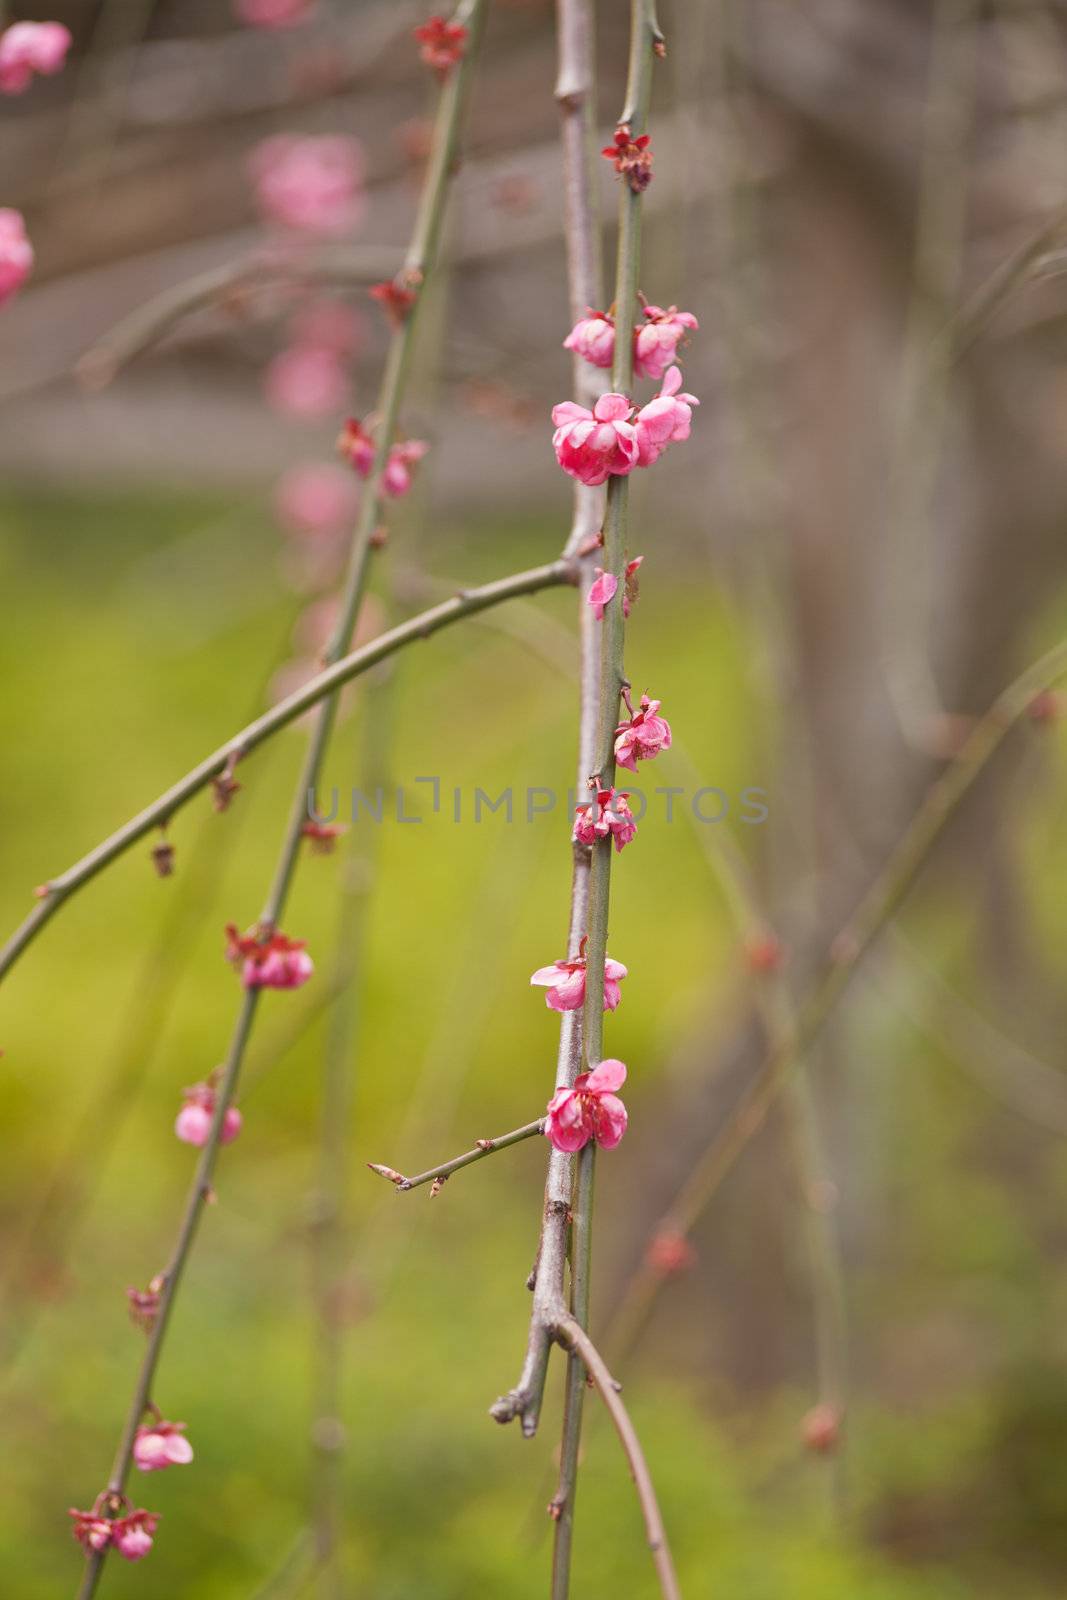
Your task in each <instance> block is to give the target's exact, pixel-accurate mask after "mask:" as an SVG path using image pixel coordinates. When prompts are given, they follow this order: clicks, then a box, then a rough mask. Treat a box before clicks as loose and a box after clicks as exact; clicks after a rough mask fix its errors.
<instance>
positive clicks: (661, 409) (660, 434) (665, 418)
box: [635, 367, 700, 467]
mask: <svg viewBox="0 0 1067 1600" xmlns="http://www.w3.org/2000/svg"><path fill="white" fill-rule="evenodd" d="M681 384H682V371H681V368H680V367H669V368H668V369H667V375H666V377H665V378H664V380H663V387H662V389H661V390H660V392H659V394H658V395H656V397H655V399H654V400H650V401H649V402H648V404H647V406H642V407H641V409H640V411H639V412H638V413H637V420H636V425H635V433H636V437H637V452H638V465H639V466H642V467H650V466H651V465H652V463H653V462H654V461H658V460H659V458H660V456H661V455H662V454H663V452H664V450H666V448H667V446H668V445H669V444H673V443H675V442H676V441H678V440H682V439H688V437H689V428H690V423H691V421H692V417H693V407H694V406H698V405H699V404H700V401H699V400H698V399H697V397H696V395H695V394H680V393H679V390H680V388H681Z"/></svg>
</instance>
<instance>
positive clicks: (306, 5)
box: [233, 0, 318, 28]
mask: <svg viewBox="0 0 1067 1600" xmlns="http://www.w3.org/2000/svg"><path fill="white" fill-rule="evenodd" d="M317 4H318V0H233V9H234V12H235V13H236V16H237V20H238V21H239V22H244V23H246V24H247V25H248V27H250V28H295V27H296V26H297V24H298V23H301V22H306V21H307V20H308V18H309V17H311V16H313V15H314V13H315V7H316V5H317Z"/></svg>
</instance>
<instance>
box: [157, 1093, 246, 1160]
mask: <svg viewBox="0 0 1067 1600" xmlns="http://www.w3.org/2000/svg"><path fill="white" fill-rule="evenodd" d="M216 1104H217V1097H216V1094H215V1091H214V1089H213V1088H212V1087H211V1085H210V1084H209V1083H194V1084H193V1086H192V1088H191V1089H186V1091H185V1101H184V1104H183V1105H182V1108H181V1110H180V1111H179V1112H178V1116H177V1118H176V1120H175V1123H174V1132H175V1133H176V1134H177V1136H178V1138H179V1139H181V1141H182V1143H183V1144H195V1145H197V1146H198V1147H202V1146H203V1145H205V1144H207V1141H208V1135H209V1134H210V1132H211V1124H212V1121H213V1120H214V1116H215V1106H216ZM242 1122H243V1118H242V1116H241V1113H240V1112H239V1111H238V1109H237V1107H236V1106H227V1108H226V1111H225V1114H224V1116H223V1119H222V1132H221V1133H220V1134H219V1143H220V1144H232V1143H233V1141H234V1140H235V1139H236V1137H237V1135H238V1134H239V1133H240V1131H241V1125H242Z"/></svg>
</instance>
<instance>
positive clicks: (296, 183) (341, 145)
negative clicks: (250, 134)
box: [250, 133, 366, 236]
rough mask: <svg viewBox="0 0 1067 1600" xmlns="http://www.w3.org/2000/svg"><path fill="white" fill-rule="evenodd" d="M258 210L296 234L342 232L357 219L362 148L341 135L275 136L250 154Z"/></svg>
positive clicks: (362, 206) (361, 208)
mask: <svg viewBox="0 0 1067 1600" xmlns="http://www.w3.org/2000/svg"><path fill="white" fill-rule="evenodd" d="M250 168H251V173H252V178H253V181H254V183H255V186H256V198H257V200H258V202H259V207H260V210H261V211H262V212H263V214H264V216H265V217H267V218H268V219H269V220H270V221H271V222H277V223H279V224H280V225H281V226H282V227H284V228H291V229H292V230H293V231H294V232H297V233H310V234H316V235H320V236H332V235H337V234H341V233H347V232H348V231H349V230H350V229H351V228H354V227H355V226H356V224H357V223H358V222H359V221H360V220H361V218H362V216H363V212H364V209H365V205H366V201H365V197H364V193H363V148H362V146H361V145H360V144H359V143H358V142H357V141H356V140H355V139H348V138H345V137H343V136H341V135H329V134H328V135H324V136H323V137H321V138H315V137H314V136H312V135H301V134H288V133H280V134H276V135H275V136H274V137H273V138H271V139H265V140H264V141H263V142H262V143H261V144H259V145H257V146H256V148H255V150H254V151H253V152H252V156H251V161H250Z"/></svg>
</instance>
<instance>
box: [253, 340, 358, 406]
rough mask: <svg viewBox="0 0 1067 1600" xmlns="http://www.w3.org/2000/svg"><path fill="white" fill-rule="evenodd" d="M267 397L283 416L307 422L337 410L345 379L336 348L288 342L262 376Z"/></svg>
mask: <svg viewBox="0 0 1067 1600" xmlns="http://www.w3.org/2000/svg"><path fill="white" fill-rule="evenodd" d="M264 388H265V390H266V395H267V399H268V401H269V402H270V404H271V405H272V406H273V407H274V409H275V411H280V412H281V413H282V414H283V415H284V416H290V417H305V418H307V419H309V420H311V421H314V420H316V419H317V418H319V417H329V416H333V415H335V414H336V413H337V412H338V411H340V410H341V408H342V406H343V405H344V403H345V400H346V399H347V398H348V379H347V376H346V374H345V369H344V366H343V365H342V363H341V360H340V358H339V357H338V355H337V353H336V351H333V350H328V349H326V348H324V347H323V346H321V345H312V344H308V345H301V344H294V345H290V346H289V348H288V350H282V351H281V352H280V354H278V355H276V356H275V357H274V360H273V361H272V362H271V363H270V365H269V366H268V368H267V371H266V376H265V378H264Z"/></svg>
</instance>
